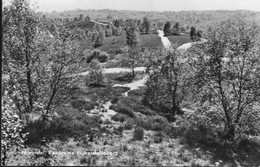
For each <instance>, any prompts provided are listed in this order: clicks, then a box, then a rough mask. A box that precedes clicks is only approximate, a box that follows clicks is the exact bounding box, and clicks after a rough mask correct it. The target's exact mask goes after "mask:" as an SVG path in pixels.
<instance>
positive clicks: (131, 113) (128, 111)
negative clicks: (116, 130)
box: [110, 105, 135, 118]
mask: <svg viewBox="0 0 260 167" xmlns="http://www.w3.org/2000/svg"><path fill="white" fill-rule="evenodd" d="M110 108H111V109H112V110H115V111H116V112H118V113H121V114H125V115H128V116H129V117H131V118H134V117H135V115H134V111H133V110H132V109H131V108H129V107H125V106H120V105H111V106H110Z"/></svg>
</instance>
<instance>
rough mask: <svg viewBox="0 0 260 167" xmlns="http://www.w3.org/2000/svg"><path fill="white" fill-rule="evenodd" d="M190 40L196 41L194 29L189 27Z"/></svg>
mask: <svg viewBox="0 0 260 167" xmlns="http://www.w3.org/2000/svg"><path fill="white" fill-rule="evenodd" d="M190 39H191V40H195V39H196V28H195V27H193V26H191V28H190Z"/></svg>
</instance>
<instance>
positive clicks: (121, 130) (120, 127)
mask: <svg viewBox="0 0 260 167" xmlns="http://www.w3.org/2000/svg"><path fill="white" fill-rule="evenodd" d="M123 131H124V127H123V126H119V127H118V128H116V131H115V132H116V134H118V135H122V133H123Z"/></svg>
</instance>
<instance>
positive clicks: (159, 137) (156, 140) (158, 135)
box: [153, 132, 163, 143]
mask: <svg viewBox="0 0 260 167" xmlns="http://www.w3.org/2000/svg"><path fill="white" fill-rule="evenodd" d="M153 141H154V143H161V142H162V141H163V134H162V132H156V133H155V134H154V136H153Z"/></svg>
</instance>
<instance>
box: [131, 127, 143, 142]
mask: <svg viewBox="0 0 260 167" xmlns="http://www.w3.org/2000/svg"><path fill="white" fill-rule="evenodd" d="M133 135H134V136H133V139H134V140H143V139H144V129H143V128H142V127H139V126H137V127H135V129H134V134H133Z"/></svg>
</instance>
